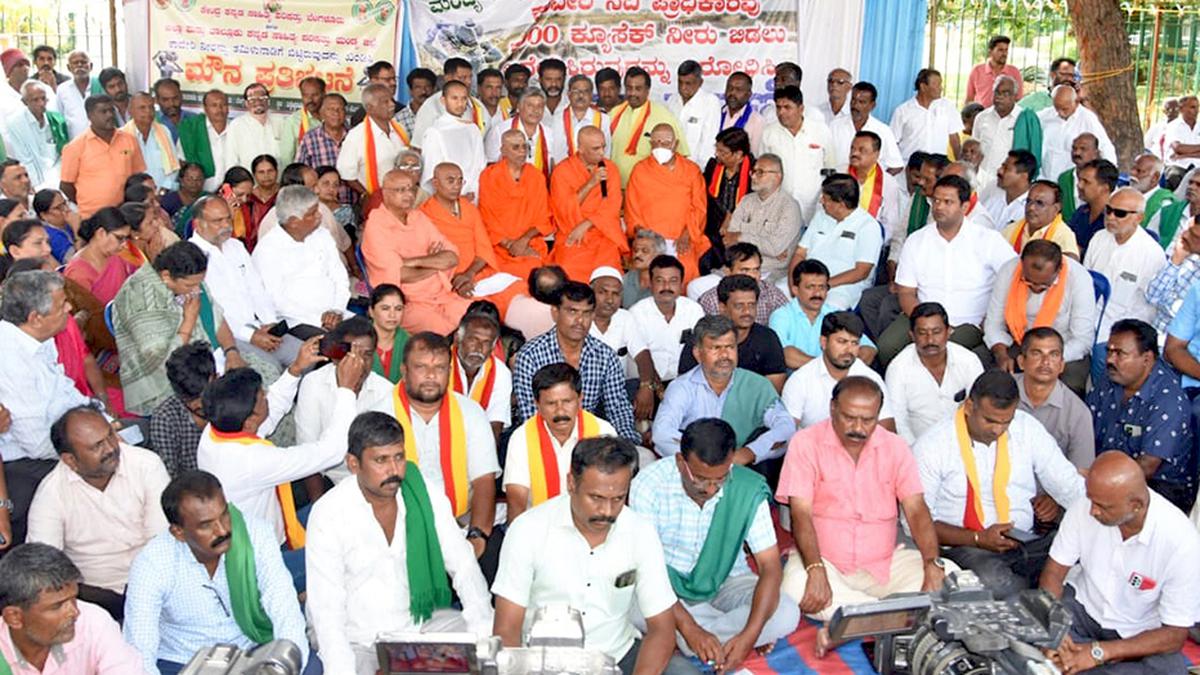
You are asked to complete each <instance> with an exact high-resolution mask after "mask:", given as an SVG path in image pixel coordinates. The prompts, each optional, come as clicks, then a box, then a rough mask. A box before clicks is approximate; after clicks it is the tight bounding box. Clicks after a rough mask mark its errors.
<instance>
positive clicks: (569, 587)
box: [492, 494, 676, 661]
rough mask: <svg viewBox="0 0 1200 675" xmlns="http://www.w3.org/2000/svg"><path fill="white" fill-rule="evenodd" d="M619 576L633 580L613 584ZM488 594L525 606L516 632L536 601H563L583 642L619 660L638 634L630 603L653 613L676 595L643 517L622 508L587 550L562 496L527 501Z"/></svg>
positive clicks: (655, 533) (644, 613) (649, 524)
mask: <svg viewBox="0 0 1200 675" xmlns="http://www.w3.org/2000/svg"><path fill="white" fill-rule="evenodd" d="M629 572H633V574H632V575H628V574H627V573H629ZM623 576H624V577H626V578H625V579H621V581H622V582H623V583H624V582H625V581H626V579H628V577H629V576H632V577H633V578H632V580H631V582H630V583H628V585H623V586H622V587H620V588H618V587H617V586H616V584H617V581H618V579H619V578H621V577H623ZM492 593H494V594H495V595H497V596H501V597H503V598H504V599H506V600H508V601H510V602H513V603H515V604H517V605H520V606H521V607H524V608H525V625H524V626H523V628H522V634H523V635H525V634H527V633H528V631H529V626H530V624H531V622H532V621H533V615H534V611H535V610H536V609H537V608H538V607H545V606H546V605H551V604H565V605H569V606H571V607H574V608H576V609H578V610H580V611H581V612H582V613H583V632H584V646H585V647H586V648H588V649H598V650H600V651H602V652H604V653H605V654H608V655H609V656H611V657H613V659H615V660H618V661H619V660H620V659H621V657H622V656H624V655H625V653H626V652H628V651H629V648H630V647H632V646H633V642H634V640H636V639H638V637H639V634H638V631H637V630H636V629H635V628H634V627H633V623H632V622H631V621H630V620H629V613H630V609H632V608H633V604H634V603H635V602H636V603H637V606H638V609H639V610H640V611H641V613H642V616H645V617H655V616H658V615H659V614H662V613H663V612H666V611H668V610H670V609H671V607H672V606H673V605H674V604H675V601H676V598H675V591H674V590H673V589H672V588H671V581H670V579H669V578H668V577H667V563H666V561H665V559H664V557H663V550H662V544H661V543H659V539H658V531H657V530H655V529H654V524H653V523H652V522H651V521H650V520H649V519H647V518H646V517H645V516H643V515H641V514H640V513H637V512H636V511H634V510H633V509H630V508H623V509H621V512H620V513H619V514H617V519H616V522H615V523H613V525H612V526H611V527H610V528H609V531H608V536H607V537H606V538H605V540H604V543H602V544H600V545H599V546H597V547H596V548H592V547H591V546H590V545H589V544H588V543H587V540H586V539H584V538H583V535H582V534H580V532H579V529H578V528H576V526H575V522H574V520H573V519H572V518H571V499H570V496H569V495H566V494H561V495H559V496H557V497H555V498H553V499H551V500H549V501H547V502H544V503H542V504H539V505H538V506H535V507H533V508H532V509H530V510H528V511H526V512H525V513H523V514H521V517H520V518H517V519H516V520H515V521H513V523H512V525H511V526H509V528H508V532H507V533H506V534H505V536H504V547H503V548H502V549H501V550H500V568H499V570H498V571H497V572H496V581H495V583H493V584H492Z"/></svg>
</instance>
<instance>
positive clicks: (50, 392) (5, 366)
mask: <svg viewBox="0 0 1200 675" xmlns="http://www.w3.org/2000/svg"><path fill="white" fill-rule="evenodd" d="M0 345H4V347H3V348H2V349H0V404H3V405H4V407H5V408H8V411H9V412H10V413H11V414H12V426H11V427H10V428H9V430H8V431H6V432H4V433H3V434H0V458H3V460H4V461H5V462H11V461H13V460H16V459H55V458H56V457H57V455H56V454H55V452H54V447H53V446H52V445H51V444H50V425H52V424H54V422H55V420H57V419H58V418H59V417H61V416H62V414H63V413H65V412H66V411H67V410H70V409H71V408H74V407H75V406H78V405H86V404H87V402H88V399H87V397H86V396H84V395H83V394H81V393H79V390H78V389H76V388H75V383H74V382H72V381H71V379H70V378H69V377H67V376H66V374H65V373H64V372H63V367H62V364H60V363H59V362H58V350H57V349H56V348H55V346H54V340H53V339H50V340H46V341H45V342H38V341H37V340H35V339H34V338H33V337H31V336H30V335H29V334H28V333H26V332H25V331H22V330H21V329H20V328H18V327H17V326H16V325H15V324H12V323H10V322H8V321H0Z"/></svg>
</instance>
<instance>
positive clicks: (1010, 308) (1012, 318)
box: [1004, 256, 1070, 344]
mask: <svg viewBox="0 0 1200 675" xmlns="http://www.w3.org/2000/svg"><path fill="white" fill-rule="evenodd" d="M1068 269H1070V266H1069V265H1068V263H1067V261H1066V256H1064V257H1063V261H1062V262H1061V263H1060V264H1059V267H1058V279H1055V281H1054V285H1053V286H1051V287H1050V288H1049V289H1047V290H1046V297H1044V298H1042V306H1041V307H1040V308H1039V309H1038V312H1037V316H1035V317H1034V318H1033V328H1041V327H1043V326H1050V325H1052V324H1053V323H1054V317H1056V316H1058V310H1059V308H1061V307H1062V301H1063V296H1064V295H1065V294H1066V288H1067V270H1068ZM1028 303H1029V284H1027V283H1025V279H1024V278H1022V276H1021V265H1020V263H1018V264H1017V268H1016V269H1015V270H1013V278H1012V283H1011V284H1010V285H1009V287H1008V300H1007V301H1005V303H1004V323H1006V324H1008V332H1009V334H1010V335H1012V337H1013V341H1014V342H1016V343H1018V344H1019V343H1020V342H1021V341H1022V340H1024V339H1025V323H1026V322H1027V321H1028V318H1027V314H1026V312H1025V308H1026V306H1027V305H1028Z"/></svg>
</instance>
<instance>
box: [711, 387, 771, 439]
mask: <svg viewBox="0 0 1200 675" xmlns="http://www.w3.org/2000/svg"><path fill="white" fill-rule="evenodd" d="M778 400H779V393H778V392H776V391H775V385H773V384H771V382H770V380H768V379H767V378H765V377H763V376H762V375H759V374H758V373H754V372H751V371H749V370H743V369H742V368H737V369H735V370H734V371H733V378H732V379H731V380H730V382H729V389H728V393H727V394H726V395H725V405H724V406H722V407H721V419H723V420H725V421H726V422H728V423H729V426H731V427H733V432H734V434H735V435H736V436H737V444H738V447H739V448H740V447H742V446H743V445H745V444H746V441H748V440H749V439H750V437H751V436H752V435H753V434H754V432H755V431H757V430H758V429H759V428H761V427H762V426H763V413H764V412H766V411H767V408H770V407H771V406H772V405H774V404H775V402H776V401H778Z"/></svg>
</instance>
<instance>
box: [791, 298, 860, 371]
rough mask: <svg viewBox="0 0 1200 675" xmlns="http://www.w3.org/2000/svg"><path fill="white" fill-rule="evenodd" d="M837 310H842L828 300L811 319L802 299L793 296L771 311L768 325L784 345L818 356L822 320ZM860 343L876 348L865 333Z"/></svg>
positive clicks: (819, 352) (814, 356) (819, 353)
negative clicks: (811, 319) (805, 311)
mask: <svg viewBox="0 0 1200 675" xmlns="http://www.w3.org/2000/svg"><path fill="white" fill-rule="evenodd" d="M837 311H840V310H838V309H837V308H836V307H830V306H829V303H828V302H826V303H825V304H824V305H821V311H820V312H819V313H818V314H817V319H816V321H809V320H808V315H807V314H805V313H804V308H803V307H801V306H800V301H799V300H797V299H796V298H792V299H791V300H789V301H788V304H786V305H784V306H783V307H780V308H779V309H777V310H775V311H774V312H771V321H770V322H769V324H768V325H769V326H770V327H771V330H773V331H775V334H776V335H778V336H779V341H780V342H781V343H783V346H784V347H795V348H796V349H799V350H800V351H802V352H804V353H805V354H808V355H809V356H811V357H813V358H816V357H818V356H820V355H821V321H823V320H824V319H825V315H826V314H832V313H834V312H837ZM858 344H860V345H862V346H863V347H871V348H872V349H874V348H875V343H874V342H871V338H869V337H867V336H866V334H865V333H864V334H863V336H862V337H861V338H859V340H858Z"/></svg>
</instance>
